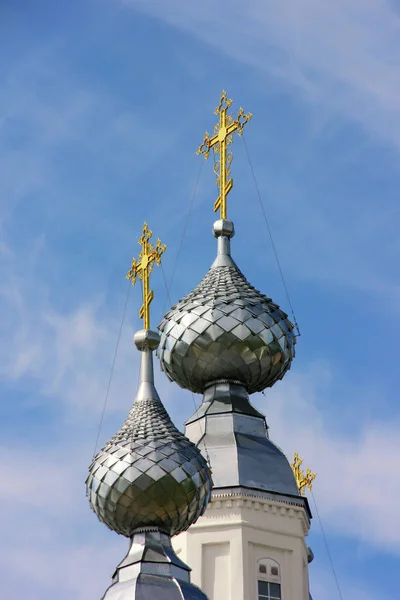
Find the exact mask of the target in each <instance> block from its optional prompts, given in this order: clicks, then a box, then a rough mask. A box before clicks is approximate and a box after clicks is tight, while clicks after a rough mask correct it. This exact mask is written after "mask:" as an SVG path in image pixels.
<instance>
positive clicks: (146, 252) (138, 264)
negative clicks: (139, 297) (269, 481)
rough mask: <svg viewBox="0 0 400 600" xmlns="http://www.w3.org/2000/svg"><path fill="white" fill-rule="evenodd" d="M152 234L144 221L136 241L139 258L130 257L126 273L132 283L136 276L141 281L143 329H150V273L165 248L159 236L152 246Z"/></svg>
mask: <svg viewBox="0 0 400 600" xmlns="http://www.w3.org/2000/svg"><path fill="white" fill-rule="evenodd" d="M152 235H153V232H152V231H150V229H149V228H148V226H147V223H146V222H145V223H144V225H143V231H142V235H141V237H140V238H139V241H138V244H140V245H141V246H142V249H141V251H140V253H139V258H138V260H136V259H135V258H133V259H132V265H131V268H130V270H129V271H128V273H127V275H126V278H127V279H130V281H131V282H132V285H135V283H136V277H139V279H141V280H142V281H143V304H142V307H141V309H140V313H139V317H140V318H141V319H143V324H144V328H145V329H150V303H151V301H152V300H153V297H154V292H153V291H152V290H150V273H151V272H152V270H153V267H154V263H156V264H157V265H160V264H161V256H162V254H164V252H165V250H166V248H167V246H166V245H165V244H161V240H160V238H158V240H157V243H156V247H155V248H154V247H153V245H152V244H151V243H150V239H151V237H152Z"/></svg>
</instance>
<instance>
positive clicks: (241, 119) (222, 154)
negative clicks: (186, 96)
mask: <svg viewBox="0 0 400 600" xmlns="http://www.w3.org/2000/svg"><path fill="white" fill-rule="evenodd" d="M231 104H232V100H230V99H229V98H228V96H227V94H226V92H222V94H221V100H220V103H219V105H218V106H217V108H216V109H215V111H214V114H216V115H219V123H217V124H216V125H215V126H214V135H213V136H212V137H211V138H210V136H209V134H208V132H206V134H205V136H204V140H203V143H202V144H201V146H199V147H198V149H197V152H196V154H204V157H205V158H206V159H207V158H208V155H209V154H210V150H211V148H213V147H214V146H215V148H214V152H215V154H219V160H217V161H216V162H215V165H214V173H215V174H216V176H217V185H218V188H219V197H218V199H217V200H216V202H215V203H214V212H216V211H217V210H218V209H219V210H220V217H221V219H226V198H227V196H228V194H229V192H230V191H231V189H232V187H233V179H232V178H231V179H229V176H230V174H231V168H230V166H231V162H232V158H233V153H232V152H229V151H228V147H229V146H230V144H231V143H232V140H233V133H234V132H235V131H237V132H238V134H239V135H242V133H243V127H244V126H245V125H246V123H248V122H249V121H250V119H251V117H252V116H253V115H252V114H251V113H247V114H245V112H244V110H243V108H240V109H239V112H238V115H237V118H236V120H235V121H234V120H233V117H231V116H230V115H227V114H226V111H227V110H228V108H229V107H230V106H231Z"/></svg>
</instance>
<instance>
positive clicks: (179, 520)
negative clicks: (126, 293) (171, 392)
mask: <svg viewBox="0 0 400 600" xmlns="http://www.w3.org/2000/svg"><path fill="white" fill-rule="evenodd" d="M141 335H142V333H141V332H139V336H138V335H137V338H136V340H137V341H138V340H139V343H140V344H142V345H143V343H144V342H143V340H142V337H143V336H142V337H140V336H141ZM154 335H155V334H154ZM152 343H153V346H154V340H152ZM86 484H87V494H88V497H89V501H90V505H91V507H92V509H93V510H94V512H95V513H96V514H97V516H98V518H99V519H100V521H102V522H103V523H105V524H106V525H107V526H108V527H109V528H110V529H112V530H114V531H116V532H117V533H120V534H122V535H125V536H127V537H130V536H131V535H132V534H133V532H134V531H135V530H137V529H138V528H140V527H145V526H152V527H158V528H160V529H161V530H163V531H165V532H167V533H169V534H170V535H173V534H176V533H179V532H180V531H183V530H185V529H187V528H188V527H189V526H190V525H191V524H192V523H194V522H195V521H196V520H197V518H198V517H199V516H200V515H201V514H202V513H203V512H204V510H205V508H206V505H207V503H208V500H209V497H210V491H211V474H210V470H209V468H208V466H207V463H206V461H205V459H204V458H203V456H202V455H201V454H200V452H199V450H198V449H197V448H196V447H195V446H194V444H192V443H191V442H190V441H189V440H188V439H187V438H186V437H185V436H184V435H183V434H181V433H180V432H179V431H178V430H177V429H176V427H175V425H174V424H173V423H172V421H171V419H170V418H169V416H168V413H167V411H166V410H165V408H164V406H163V405H162V403H161V401H160V398H159V396H158V394H157V391H156V389H155V387H154V384H153V365H152V351H151V350H150V349H147V350H146V349H143V350H142V366H141V382H140V386H139V390H138V393H137V396H136V400H135V402H134V404H133V407H132V410H131V411H130V413H129V415H128V418H127V419H126V421H125V423H124V424H123V425H122V427H121V429H120V430H119V431H118V432H117V433H116V435H115V436H114V437H113V438H112V439H111V440H110V441H109V442H108V443H107V444H106V445H105V447H104V448H103V449H102V450H101V451H100V452H99V453H98V454H97V456H96V457H95V459H94V461H93V463H92V464H91V466H90V468H89V476H88V478H87V481H86Z"/></svg>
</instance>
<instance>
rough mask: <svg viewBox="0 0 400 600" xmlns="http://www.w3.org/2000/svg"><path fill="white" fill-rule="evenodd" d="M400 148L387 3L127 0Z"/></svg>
mask: <svg viewBox="0 0 400 600" xmlns="http://www.w3.org/2000/svg"><path fill="white" fill-rule="evenodd" d="M124 3H125V4H129V5H131V6H133V7H134V8H137V9H138V10H141V11H143V12H146V13H147V14H150V15H153V16H155V17H158V18H161V19H163V20H165V21H166V22H168V23H169V24H171V25H173V26H176V27H179V28H181V29H183V30H185V31H189V32H190V33H192V34H193V35H194V36H196V37H198V38H200V39H202V40H203V41H205V42H206V43H208V44H210V45H212V46H215V47H217V48H218V50H220V51H221V52H223V53H224V54H228V55H230V56H232V57H234V58H235V59H237V60H240V61H243V62H246V63H248V64H250V65H252V66H254V67H257V68H258V69H260V70H262V71H265V72H267V73H268V74H270V75H273V76H275V77H277V78H279V80H280V81H281V83H286V84H287V85H289V86H293V87H295V88H296V89H297V90H300V91H301V92H302V93H303V95H304V98H306V99H308V100H310V101H311V102H313V103H316V104H319V105H320V104H326V105H329V106H331V107H333V108H334V109H335V110H340V111H341V112H343V114H344V115H346V116H348V117H350V118H352V119H354V120H356V121H358V122H360V123H362V124H363V125H365V126H367V127H368V129H369V130H370V131H374V132H376V133H378V134H379V135H381V136H383V137H384V138H386V139H389V140H391V141H393V142H394V143H395V144H396V145H397V146H398V147H399V146H400V126H399V125H398V123H399V118H398V117H399V112H400V107H399V104H398V102H397V98H398V96H399V92H400V76H399V45H400V42H399V31H400V20H399V15H398V12H397V11H396V9H395V6H394V4H391V3H390V2H386V1H385V0H355V1H353V2H347V1H346V0H339V1H338V2H334V3H332V2H329V0H311V1H310V0H285V1H284V2H279V1H277V0H267V1H265V0H251V1H249V2H247V3H246V7H244V6H243V3H242V2H239V0H234V1H233V2H229V4H228V3H226V2H220V3H218V4H215V3H213V2H211V1H210V0H205V2H202V3H201V4H199V3H194V2H189V3H185V4H182V3H181V2H179V1H178V0H172V1H171V2H168V4H166V3H164V2H160V1H157V0H156V1H155V2H144V1H143V0H125V2H124Z"/></svg>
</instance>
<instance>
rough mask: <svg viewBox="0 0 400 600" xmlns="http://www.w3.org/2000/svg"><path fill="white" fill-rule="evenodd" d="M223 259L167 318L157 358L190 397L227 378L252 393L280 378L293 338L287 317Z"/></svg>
mask: <svg viewBox="0 0 400 600" xmlns="http://www.w3.org/2000/svg"><path fill="white" fill-rule="evenodd" d="M219 241H220V240H219ZM225 242H227V240H225ZM225 259H226V260H225V261H223V260H222V261H218V259H217V261H216V263H214V265H213V266H212V267H211V268H210V270H209V271H208V273H207V274H206V275H205V277H204V278H203V280H202V281H201V282H200V284H199V285H198V286H197V287H196V288H195V289H194V290H193V291H192V292H191V293H190V294H188V295H187V296H185V297H184V298H183V299H182V300H180V301H179V302H178V303H177V304H176V305H175V306H173V307H172V309H171V310H170V311H169V312H168V313H167V314H166V315H165V318H164V320H163V321H162V323H161V324H160V325H159V331H160V333H161V342H160V346H159V349H158V353H159V358H160V361H161V366H162V369H163V370H164V371H165V373H166V374H167V376H168V378H169V379H170V380H172V381H175V382H176V383H178V384H179V385H180V386H181V387H183V388H187V389H189V390H191V391H192V392H198V393H202V392H203V391H204V389H205V387H206V386H207V385H208V384H210V383H211V382H213V381H217V380H221V379H227V380H236V381H239V382H241V383H242V384H243V385H244V386H245V387H246V389H247V391H248V393H249V394H252V393H253V392H258V391H261V390H264V389H265V388H267V387H271V386H272V385H273V384H274V383H275V382H276V381H277V380H278V379H281V378H282V377H283V375H284V374H285V373H286V371H287V370H288V369H289V368H290V364H291V361H292V359H293V357H294V354H295V342H296V338H295V335H294V332H293V325H292V323H291V322H290V321H289V319H288V318H287V315H286V313H284V312H283V311H282V310H281V309H280V308H279V306H278V305H277V304H275V303H274V302H273V301H272V300H271V298H268V297H267V296H265V295H264V294H262V293H260V292H259V291H257V290H256V289H255V288H254V287H253V286H252V285H251V284H250V283H249V282H248V281H247V279H246V278H245V277H244V275H243V274H242V273H241V271H240V270H239V268H238V267H237V265H236V264H235V263H234V261H233V260H232V259H231V258H230V256H229V255H226V257H225Z"/></svg>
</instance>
